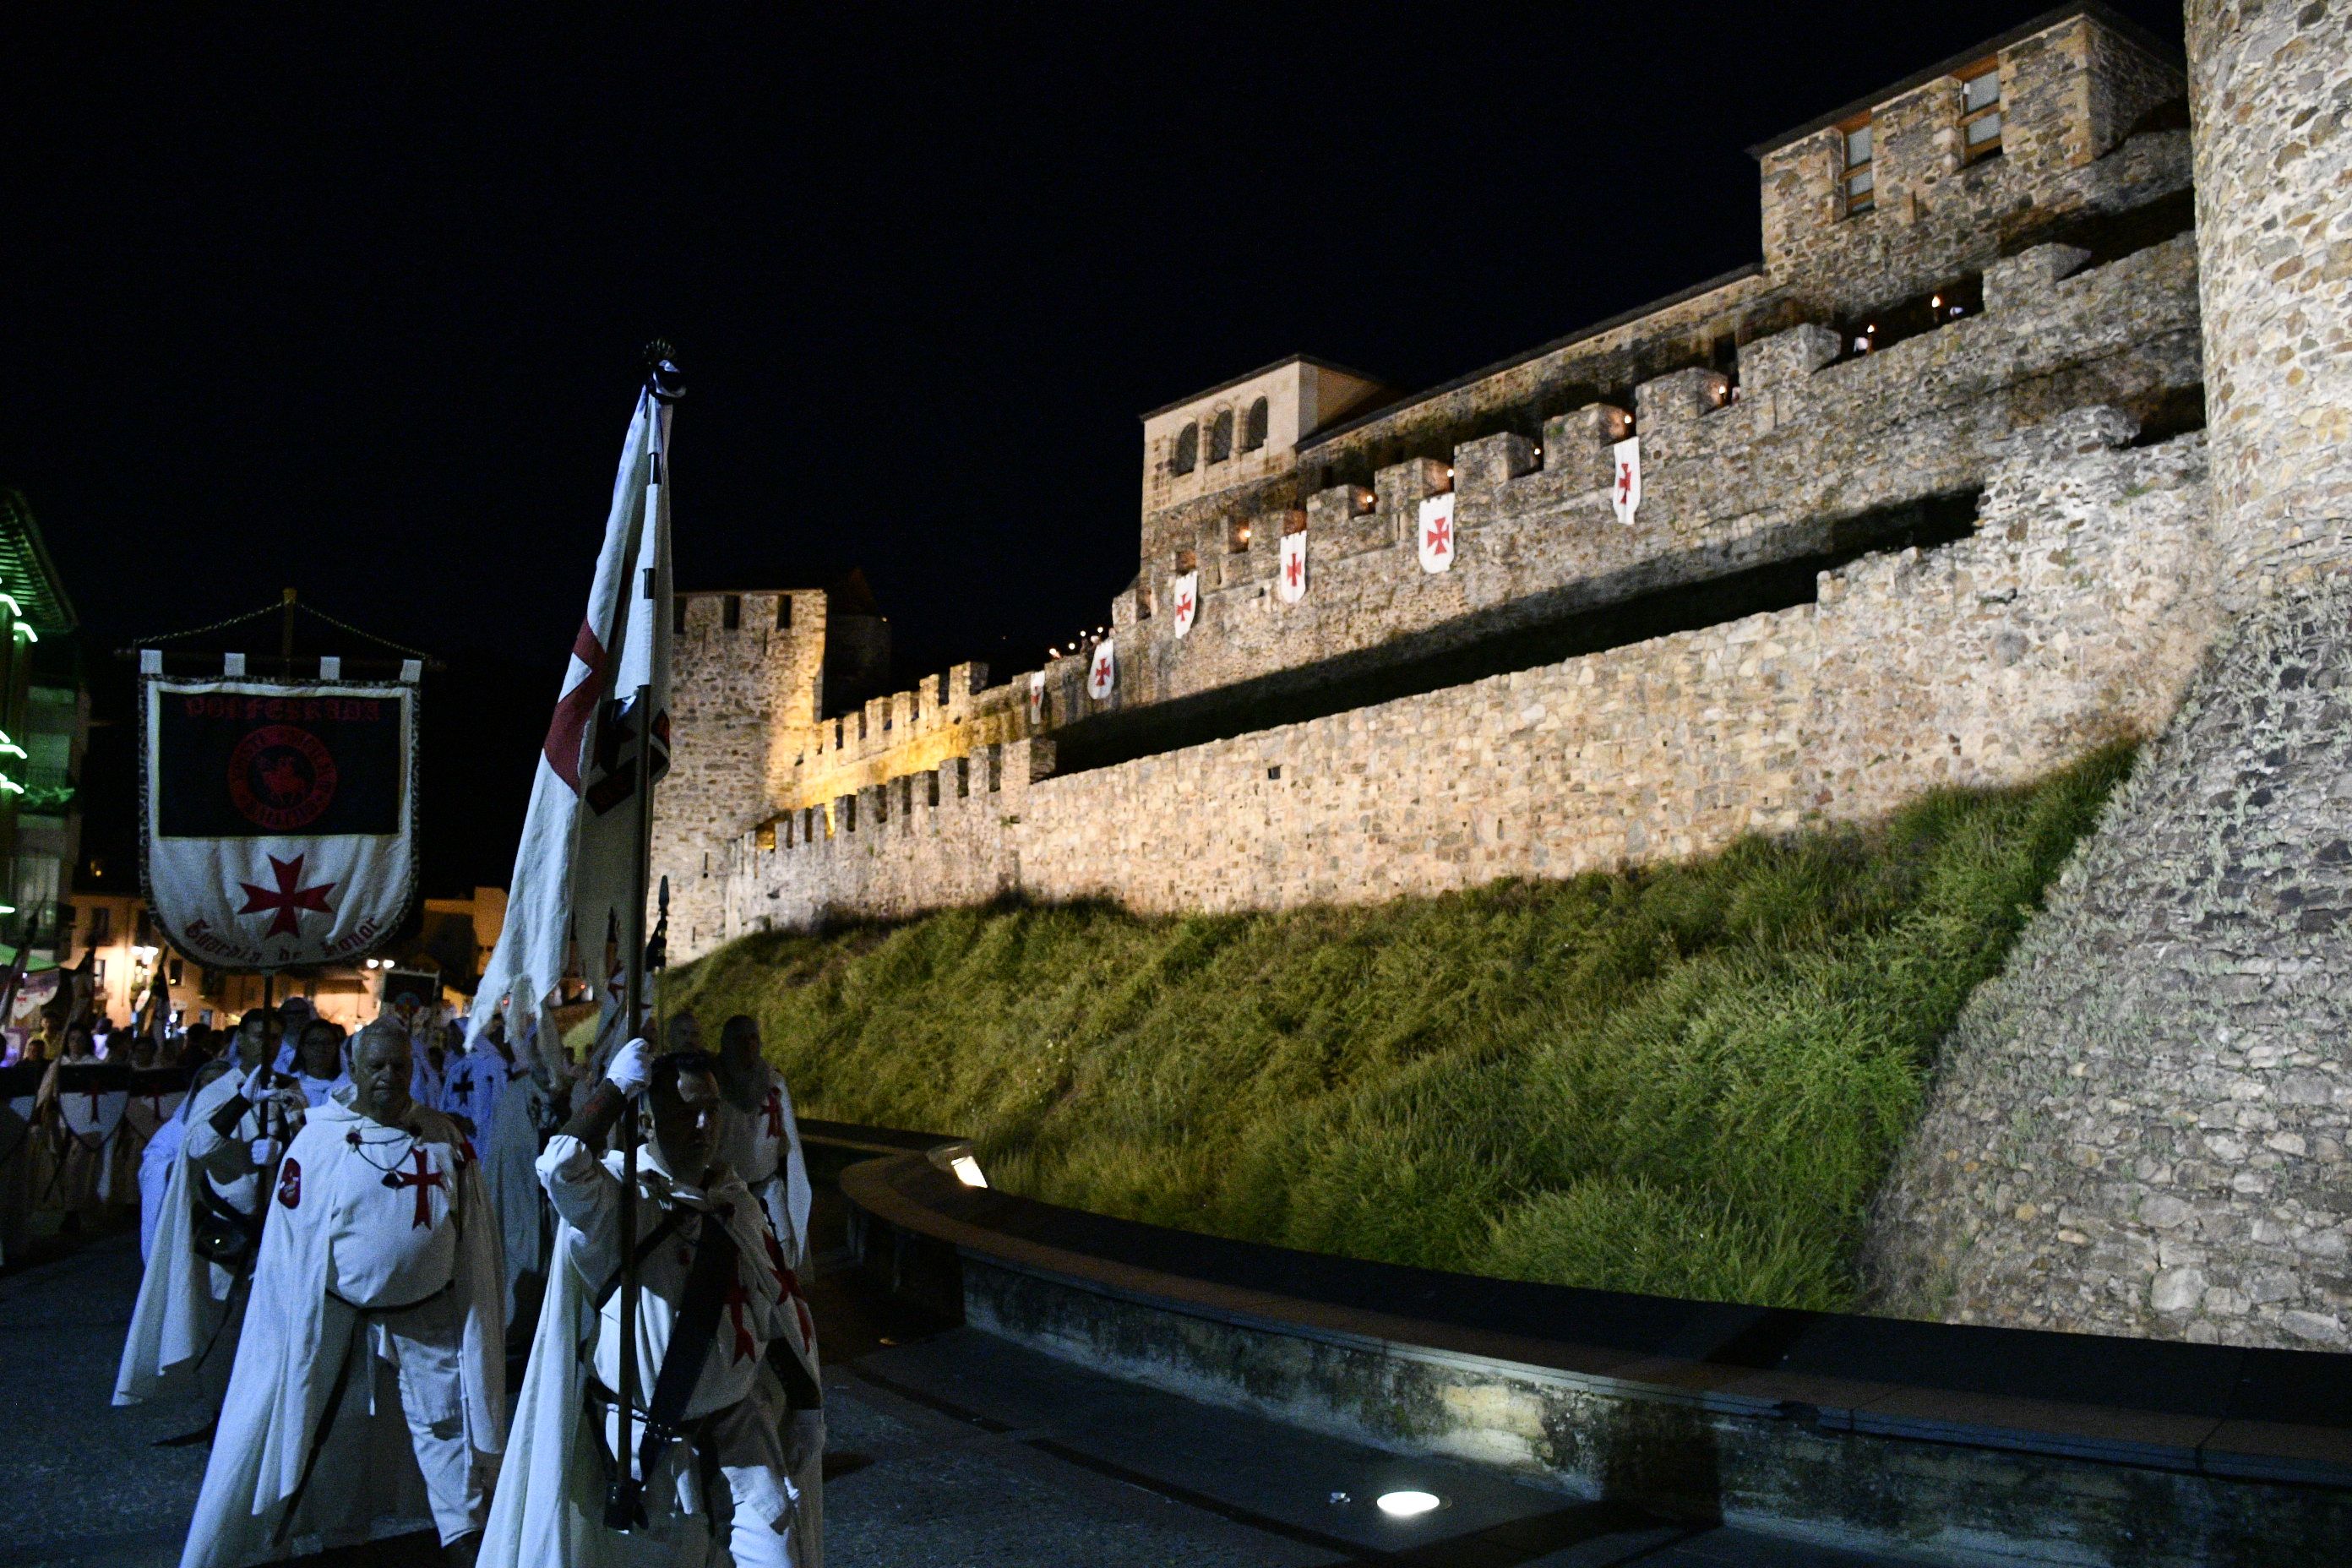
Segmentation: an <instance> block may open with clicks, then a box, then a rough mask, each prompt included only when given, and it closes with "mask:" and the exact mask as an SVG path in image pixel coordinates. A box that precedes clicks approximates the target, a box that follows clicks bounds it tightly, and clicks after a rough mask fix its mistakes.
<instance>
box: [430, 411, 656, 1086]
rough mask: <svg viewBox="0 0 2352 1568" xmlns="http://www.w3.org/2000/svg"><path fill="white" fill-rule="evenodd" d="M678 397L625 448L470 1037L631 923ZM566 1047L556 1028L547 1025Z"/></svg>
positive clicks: (534, 998) (519, 1027) (527, 1008)
mask: <svg viewBox="0 0 2352 1568" xmlns="http://www.w3.org/2000/svg"><path fill="white" fill-rule="evenodd" d="M669 414H670V410H669V400H668V399H667V398H666V397H657V396H656V395H655V393H654V391H653V390H652V388H650V387H648V388H647V389H646V391H645V392H642V393H640V394H639V395H638V397H637V407H636V413H635V416H634V417H633V418H631V420H630V421H629V434H628V438H627V439H626V440H625V442H624V443H623V444H622V447H621V467H620V471H619V473H618V474H617V475H616V476H615V478H614V481H613V504H612V509H611V510H610V511H609V512H608V513H607V515H606V517H605V521H604V544H603V547H602V548H601V549H600V550H599V551H598V552H597V555H596V576H595V580H594V583H593V585H592V586H591V587H590V589H589V593H588V609H587V614H586V615H585V616H583V617H582V620H581V623H580V629H579V631H578V632H577V633H575V634H574V635H573V637H572V662H571V665H570V667H569V668H567V669H566V670H565V671H564V676H563V687H562V695H561V696H560V697H559V698H558V699H557V700H556V704H555V715H554V717H553V718H552V719H551V721H549V723H548V727H547V740H546V742H545V743H544V744H543V745H542V746H541V748H540V756H539V762H538V764H537V766H536V767H535V769H534V771H533V773H532V777H531V785H530V814H529V816H527V817H526V818H525V819H524V822H523V829H522V843H521V845H520V847H519V848H518V849H517V850H516V852H515V868H514V878H513V880H512V882H511V883H510V884H509V893H508V896H507V919H506V925H505V927H504V929H502V930H501V931H499V944H498V946H497V948H496V949H494V950H493V951H492V952H491V953H490V959H489V963H488V965H486V966H485V968H484V970H483V973H482V980H481V984H480V986H479V987H478V990H477V991H476V993H475V998H476V1002H477V1004H478V1005H476V1006H475V1008H474V1009H473V1013H472V1016H471V1019H470V1023H471V1031H472V1033H471V1037H472V1038H474V1039H478V1038H479V1037H480V1036H481V1034H482V1032H483V1031H484V1030H486V1029H487V1028H488V1027H489V1021H490V1019H491V1017H492V1016H494V1015H495V1014H496V1013H497V1012H498V1011H499V1006H500V1004H501V1002H503V1003H504V1005H506V1007H507V1009H508V1010H509V1016H508V1020H507V1032H508V1036H509V1038H518V1039H519V1038H520V1037H521V1033H522V1031H523V1029H524V1028H525V1027H526V1026H528V1025H529V1024H530V1022H531V1021H532V1019H533V1018H535V1017H536V1016H537V1015H538V1012H539V1008H540V1005H541V1003H542V1002H543V1001H544V1000H545V999H546V997H547V995H548V994H549V993H550V992H551V991H553V990H554V989H555V988H556V985H557V984H559V983H560V982H561V981H562V978H563V974H564V970H565V965H566V961H567V958H568V957H570V956H572V955H574V954H576V955H577V957H578V961H579V963H580V965H581V967H582V968H583V971H586V972H589V973H593V972H594V970H595V968H597V967H600V966H601V958H602V953H603V948H604V937H605V933H606V932H607V931H619V932H621V933H622V941H624V942H626V941H627V940H628V934H627V933H629V932H630V931H634V930H635V929H636V927H635V919H634V918H633V915H635V914H636V913H640V912H641V911H633V910H631V909H630V908H629V905H630V904H631V903H632V902H633V901H634V900H635V899H637V898H638V897H639V896H640V895H641V892H642V889H640V888H639V887H638V885H637V873H636V858H637V855H638V853H639V849H638V845H639V824H638V820H637V816H638V805H637V801H636V783H637V751H636V748H637V745H638V743H639V741H640V739H641V738H643V737H646V736H647V735H650V737H651V741H652V753H651V756H650V758H649V763H648V765H649V769H650V772H651V774H652V776H653V777H656V778H658V777H659V776H660V775H661V773H663V772H664V771H666V770H667V766H668V760H669V757H668V753H669V636H670V609H669V604H670V582H669V506H668V495H667V479H668V477H669V476H668V445H669V442H668V436H669ZM540 1039H541V1042H542V1043H543V1044H544V1045H545V1046H546V1047H547V1048H548V1049H549V1050H551V1051H560V1050H561V1049H562V1047H561V1045H560V1043H558V1041H557V1035H556V1031H555V1030H553V1029H545V1030H541V1032H540Z"/></svg>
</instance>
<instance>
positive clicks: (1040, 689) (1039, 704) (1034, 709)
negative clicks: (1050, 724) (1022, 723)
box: [1029, 669, 1045, 730]
mask: <svg viewBox="0 0 2352 1568" xmlns="http://www.w3.org/2000/svg"><path fill="white" fill-rule="evenodd" d="M1043 723H1045V671H1044V670H1042V669H1033V670H1031V671H1030V672H1029V727H1030V728H1031V729H1032V730H1034V729H1036V728H1037V727H1038V726H1039V725H1041V724H1043Z"/></svg>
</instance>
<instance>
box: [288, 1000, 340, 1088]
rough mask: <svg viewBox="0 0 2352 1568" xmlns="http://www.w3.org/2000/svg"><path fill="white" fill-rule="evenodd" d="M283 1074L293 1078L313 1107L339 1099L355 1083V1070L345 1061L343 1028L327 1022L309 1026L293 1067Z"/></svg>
mask: <svg viewBox="0 0 2352 1568" xmlns="http://www.w3.org/2000/svg"><path fill="white" fill-rule="evenodd" d="M281 1070H283V1071H286V1072H288V1073H289V1074H290V1075H291V1076H292V1077H293V1079H294V1082H295V1083H296V1085H297V1086H299V1088H300V1089H301V1090H302V1098H303V1099H304V1100H306V1101H308V1102H309V1103H310V1104H312V1105H324V1104H326V1103H327V1102H328V1101H329V1100H334V1099H336V1098H338V1097H339V1096H340V1095H341V1092H342V1090H344V1089H347V1088H349V1087H350V1086H351V1081H352V1074H351V1066H350V1064H349V1063H348V1062H346V1061H345V1060H344V1059H343V1030H342V1026H341V1025H340V1024H333V1023H330V1022H329V1021H328V1020H326V1019H324V1018H312V1019H310V1021H309V1022H307V1023H305V1024H304V1025H303V1026H302V1029H301V1034H300V1037H299V1039H298V1040H297V1042H296V1045H295V1049H294V1059H293V1062H292V1065H291V1066H290V1067H288V1068H282V1069H281Z"/></svg>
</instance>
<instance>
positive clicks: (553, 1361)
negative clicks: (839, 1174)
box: [481, 1040, 823, 1568]
mask: <svg viewBox="0 0 2352 1568" xmlns="http://www.w3.org/2000/svg"><path fill="white" fill-rule="evenodd" d="M649 1054H650V1053H649V1052H648V1051H647V1049H646V1044H645V1042H644V1041H643V1040H632V1041H630V1042H628V1043H627V1044H626V1045H625V1046H624V1047H622V1048H621V1049H620V1050H619V1051H617V1052H615V1053H614V1057H613V1060H612V1064H611V1067H610V1068H609V1069H608V1072H607V1076H606V1078H605V1080H604V1082H602V1083H601V1084H599V1085H598V1086H597V1088H596V1089H595V1091H594V1092H593V1094H591V1095H588V1096H587V1097H586V1102H585V1103H584V1104H583V1106H582V1107H581V1109H580V1110H578V1111H577V1112H576V1113H575V1114H574V1115H573V1116H572V1120H571V1121H568V1122H566V1123H565V1124H564V1126H563V1129H562V1131H559V1132H558V1133H557V1134H556V1135H555V1136H554V1137H553V1138H551V1139H550V1140H549V1141H548V1145H547V1149H546V1152H544V1153H542V1154H541V1156H540V1162H539V1173H540V1177H541V1181H542V1182H544V1183H545V1184H546V1187H547V1193H548V1196H549V1199H550V1200H551V1202H552V1203H553V1205H554V1207H555V1212H556V1214H557V1215H558V1216H559V1218H560V1221H561V1223H560V1225H559V1226H558V1227H557V1232H556V1240H555V1247H554V1252H553V1256H552V1258H551V1261H550V1264H549V1271H548V1285H547V1299H546V1302H545V1304H544V1305H543V1306H542V1307H541V1310H540V1318H539V1329H538V1334H537V1337H536V1339H535V1340H534V1342H533V1343H532V1346H531V1359H530V1370H529V1372H528V1373H525V1375H524V1379H523V1388H522V1394H521V1397H520V1400H519V1401H518V1404H517V1407H516V1419H515V1429H514V1435H513V1438H512V1441H511V1442H510V1443H509V1447H508V1453H507V1460H506V1468H505V1470H504V1472H503V1473H502V1474H501V1475H500V1477H499V1489H498V1496H497V1498H496V1499H495V1500H494V1501H493V1503H492V1505H491V1510H490V1522H489V1525H488V1529H486V1530H485V1531H484V1532H483V1542H482V1555H481V1563H483V1564H485V1565H487V1568H540V1565H541V1564H561V1565H562V1568H608V1565H610V1564H614V1563H618V1562H619V1561H621V1551H622V1549H621V1537H620V1536H619V1535H617V1534H616V1533H615V1532H614V1531H613V1530H612V1529H610V1528H609V1527H608V1526H607V1524H606V1522H605V1517H606V1514H605V1510H606V1502H607V1499H608V1495H609V1493H610V1489H611V1483H612V1481H613V1479H614V1476H615V1475H616V1474H617V1473H619V1472H620V1468H621V1466H622V1465H623V1464H625V1465H626V1467H627V1472H626V1473H627V1474H628V1475H629V1476H630V1477H631V1478H632V1479H634V1480H635V1482H636V1483H637V1484H638V1485H639V1486H641V1488H642V1493H641V1497H640V1498H639V1501H640V1503H641V1506H642V1507H643V1508H644V1510H645V1514H646V1517H645V1520H644V1521H643V1523H642V1525H641V1526H640V1528H641V1529H642V1530H643V1531H644V1532H645V1533H646V1534H647V1535H650V1536H652V1537H653V1538H654V1539H655V1541H656V1542H662V1543H665V1544H666V1546H667V1552H668V1560H669V1561H670V1562H672V1563H721V1562H728V1561H730V1560H731V1562H732V1563H733V1564H734V1568H780V1565H787V1564H789V1565H794V1568H812V1565H814V1564H817V1563H819V1562H820V1553H821V1552H822V1546H823V1542H822V1541H821V1539H820V1538H819V1536H818V1533H817V1532H818V1529H819V1517H818V1499H817V1497H816V1496H815V1494H814V1491H813V1490H803V1488H802V1487H801V1486H800V1484H799V1483H798V1482H796V1481H795V1480H794V1479H793V1478H794V1477H795V1476H796V1475H805V1474H814V1473H815V1472H814V1468H813V1462H812V1460H811V1458H810V1456H809V1453H808V1452H807V1450H808V1449H809V1448H810V1447H811V1446H812V1445H814V1446H816V1447H819V1448H821V1447H822V1442H823V1415H822V1399H821V1395H820V1394H819V1388H818V1383H817V1377H816V1360H815V1356H816V1334H815V1327H814V1323H813V1322H812V1321H810V1318H809V1315H808V1308H807V1305H806V1303H805V1302H803V1300H801V1299H800V1298H799V1297H798V1295H797V1294H796V1293H795V1292H794V1290H793V1286H792V1277H791V1275H790V1272H789V1271H788V1270H787V1269H786V1268H785V1267H784V1261H783V1252H782V1247H780V1246H779V1245H778V1244H777V1241H776V1237H775V1235H774V1233H773V1232H772V1230H771V1229H770V1228H769V1226H768V1221H767V1216H766V1215H765V1214H764V1213H763V1212H762V1211H761V1207H760V1205H759V1204H758V1203H757V1202H755V1201H754V1200H753V1199H752V1197H751V1193H750V1192H749V1191H748V1190H746V1189H745V1187H744V1186H743V1184H742V1182H741V1181H740V1179H739V1178H737V1177H736V1176H735V1174H734V1173H732V1172H730V1171H729V1170H728V1169H727V1168H726V1167H725V1166H724V1165H723V1164H720V1163H716V1161H715V1156H716V1154H717V1152H718V1143H719V1104H720V1101H719V1083H718V1079H717V1076H716V1068H717V1063H716V1061H715V1060H714V1059H713V1058H711V1057H709V1055H707V1054H705V1053H703V1052H699V1051H674V1052H669V1053H667V1054H665V1055H664V1056H662V1057H661V1058H659V1059H657V1060H653V1061H648V1059H647V1058H648V1056H649ZM633 1100H634V1101H635V1105H634V1106H632V1103H631V1102H632V1101H633ZM624 1114H635V1115H637V1116H639V1118H640V1121H642V1122H643V1123H645V1124H646V1143H645V1145H644V1147H643V1148H641V1149H640V1150H639V1151H638V1189H637V1191H635V1193H626V1192H625V1191H624V1190H623V1187H622V1184H621V1173H622V1171H623V1169H624V1156H623V1155H622V1154H621V1153H619V1152H614V1153H611V1154H607V1155H604V1156H603V1157H602V1158H599V1157H598V1155H597V1154H596V1152H595V1150H596V1148H597V1147H598V1146H600V1145H601V1143H602V1142H603V1141H604V1137H605V1135H606V1134H607V1133H608V1132H609V1131H612V1129H613V1127H614V1123H615V1122H617V1121H619V1119H620V1118H621V1117H622V1116H623V1115H624ZM625 1203H626V1204H630V1205H633V1206H634V1210H635V1226H636V1234H637V1237H638V1238H639V1245H638V1249H637V1258H638V1261H637V1265H636V1280H637V1284H636V1289H635V1366H636V1368H637V1373H638V1375H637V1380H636V1399H635V1404H634V1405H632V1406H631V1410H632V1415H631V1417H630V1432H631V1440H630V1442H629V1443H628V1444H626V1445H625V1447H626V1457H625V1458H624V1459H621V1460H618V1461H616V1459H615V1450H616V1448H618V1447H622V1445H619V1444H618V1443H617V1442H616V1439H617V1437H618V1436H619V1427H620V1425H621V1421H620V1415H621V1405H620V1395H619V1394H617V1393H616V1389H617V1388H618V1386H619V1385H620V1384H621V1383H622V1382H623V1381H624V1380H623V1375H622V1373H621V1370H620V1363H621V1346H622V1342H623V1341H622V1323H621V1319H622V1307H623V1303H624V1300H625V1296H624V1292H625V1289H627V1287H626V1286H625V1284H624V1282H623V1274H622V1256H621V1245H620V1225H621V1213H622V1205H624V1204H625ZM622 1501H623V1502H624V1503H625V1502H626V1501H627V1498H626V1497H625V1496H624V1498H623V1499H622Z"/></svg>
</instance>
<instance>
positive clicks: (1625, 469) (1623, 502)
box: [1609, 436, 1642, 528]
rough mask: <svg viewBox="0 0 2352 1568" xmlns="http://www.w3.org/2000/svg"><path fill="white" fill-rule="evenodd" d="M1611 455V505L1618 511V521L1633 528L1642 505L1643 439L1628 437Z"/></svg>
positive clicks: (1610, 452) (1612, 450) (1610, 451)
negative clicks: (1637, 511)
mask: <svg viewBox="0 0 2352 1568" xmlns="http://www.w3.org/2000/svg"><path fill="white" fill-rule="evenodd" d="M1609 455H1610V465H1609V472H1610V476H1611V477H1610V480H1609V504H1610V505H1611V506H1612V507H1614V508H1615V509H1616V510H1617V521H1620V522H1622V523H1623V524H1624V525H1625V526H1626V527H1628V528H1631V527H1633V512H1634V510H1635V509H1637V508H1638V507H1640V506H1641V504H1642V438H1641V437H1639V436H1628V437H1625V438H1624V439H1623V440H1622V441H1620V442H1618V443H1617V444H1616V445H1615V446H1614V447H1611V448H1610V449H1609Z"/></svg>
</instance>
